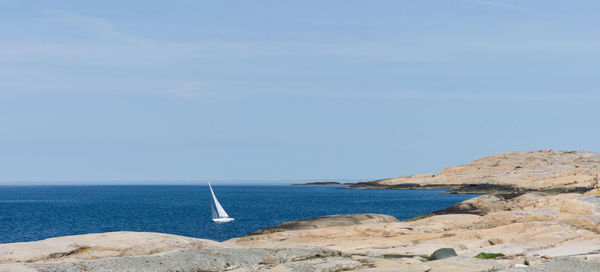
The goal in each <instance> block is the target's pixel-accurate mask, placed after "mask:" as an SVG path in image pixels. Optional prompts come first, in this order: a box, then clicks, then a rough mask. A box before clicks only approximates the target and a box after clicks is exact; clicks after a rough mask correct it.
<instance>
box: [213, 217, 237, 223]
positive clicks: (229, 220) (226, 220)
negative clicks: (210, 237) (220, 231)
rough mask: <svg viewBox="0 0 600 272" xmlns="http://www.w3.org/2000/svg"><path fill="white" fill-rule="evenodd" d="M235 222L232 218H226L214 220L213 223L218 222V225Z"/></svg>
mask: <svg viewBox="0 0 600 272" xmlns="http://www.w3.org/2000/svg"><path fill="white" fill-rule="evenodd" d="M233 220H235V219H234V218H231V217H226V218H213V221H215V222H217V223H226V222H231V221H233Z"/></svg>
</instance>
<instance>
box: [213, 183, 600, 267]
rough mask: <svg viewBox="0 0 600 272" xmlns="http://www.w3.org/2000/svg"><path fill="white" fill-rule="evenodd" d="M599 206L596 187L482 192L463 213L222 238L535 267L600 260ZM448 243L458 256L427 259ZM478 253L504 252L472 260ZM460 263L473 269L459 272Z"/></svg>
mask: <svg viewBox="0 0 600 272" xmlns="http://www.w3.org/2000/svg"><path fill="white" fill-rule="evenodd" d="M599 206H600V195H598V194H597V192H596V190H593V191H590V192H588V193H586V194H578V193H569V194H548V193H540V192H532V193H526V194H524V195H521V196H517V197H512V198H509V197H501V196H493V195H485V196H480V197H477V198H474V199H470V200H467V201H464V202H462V203H459V204H457V205H456V207H455V208H454V209H455V211H463V213H462V214H457V213H447V214H435V213H434V214H431V215H429V216H428V217H425V218H421V219H416V220H413V221H403V222H388V223H372V224H361V225H351V226H330V227H323V228H316V229H301V230H288V231H284V232H272V233H265V234H260V235H255V236H252V237H242V238H235V239H232V240H229V241H226V242H224V244H226V245H229V246H236V247H245V248H253V247H257V248H265V247H267V248H278V247H282V248H287V247H300V248H303V247H307V248H312V247H323V248H329V249H332V250H339V251H341V252H344V253H345V254H347V255H350V256H353V258H358V256H362V257H361V258H365V259H367V260H366V261H365V260H363V261H365V262H367V263H370V264H371V265H372V266H374V267H376V268H377V270H373V271H380V270H379V269H381V270H383V271H385V269H384V268H385V267H388V268H389V271H394V269H396V271H397V270H399V269H400V268H399V267H400V266H401V267H402V269H403V270H402V271H451V270H444V269H442V268H443V267H446V269H449V267H452V266H456V270H454V271H481V270H478V269H483V268H485V267H487V268H486V269H493V271H496V270H500V269H504V268H509V267H510V266H511V262H513V260H514V259H515V258H523V261H521V264H522V265H524V263H525V261H524V260H525V259H526V260H527V263H529V264H531V265H534V264H536V265H537V264H541V263H545V262H549V261H551V260H552V259H553V258H558V257H565V256H576V257H580V256H585V258H587V259H588V260H592V259H599V260H600V254H599V252H600V235H599V234H598V232H599V231H600V225H599V222H600V220H599V219H600V209H598V207H599ZM248 238H251V239H248ZM446 247H447V248H452V249H454V250H455V251H456V253H457V254H458V255H459V256H458V259H457V258H447V259H443V260H437V261H435V262H425V261H424V260H425V259H426V258H427V257H429V256H430V255H431V254H432V253H433V252H434V251H435V250H437V249H439V248H446ZM481 252H488V253H502V254H504V255H506V257H502V258H498V259H492V260H473V259H475V258H473V257H474V256H476V255H477V254H479V253H481ZM542 257H543V258H542ZM461 258H462V259H461ZM465 258H466V259H465ZM463 259H465V260H468V262H466V261H464V260H463ZM460 262H465V263H468V264H469V265H470V266H471V267H473V270H469V269H466V270H460V266H458V265H459V264H460ZM517 263H519V262H518V261H515V262H514V263H513V264H512V265H515V264H517ZM373 269H375V268H373ZM419 269H423V270H419ZM427 269H429V270H427ZM463 269H465V268H464V267H463ZM484 271H486V270H484Z"/></svg>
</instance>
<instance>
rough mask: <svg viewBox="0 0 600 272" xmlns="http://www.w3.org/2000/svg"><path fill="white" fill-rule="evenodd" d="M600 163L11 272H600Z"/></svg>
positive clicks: (76, 242) (29, 245) (24, 263)
mask: <svg viewBox="0 0 600 272" xmlns="http://www.w3.org/2000/svg"><path fill="white" fill-rule="evenodd" d="M599 167H600V154H597V153H591V152H581V151H552V150H542V151H532V152H511V153H502V154H497V155H493V156H489V157H485V158H482V159H478V160H475V161H473V162H471V163H468V164H465V165H461V166H457V167H449V168H446V169H444V170H443V171H442V172H440V173H438V174H423V175H411V176H405V177H399V178H394V179H386V180H378V181H372V182H363V183H357V184H354V185H350V186H349V187H350V188H355V189H359V188H360V189H431V188H444V189H452V190H451V191H448V192H449V193H485V195H482V196H478V197H475V198H472V199H469V200H466V201H463V202H461V203H458V204H456V205H453V206H451V207H448V208H446V209H443V210H440V211H436V212H433V213H431V214H427V215H424V216H420V217H417V218H413V219H409V220H405V221H398V220H397V219H395V218H393V217H391V216H388V215H378V214H349V215H334V216H325V217H319V218H313V219H306V220H299V221H293V222H287V223H284V224H281V225H278V226H274V227H270V228H267V229H264V230H260V231H257V232H254V233H251V234H248V235H246V236H244V237H239V238H234V239H230V240H228V241H224V242H216V241H210V240H204V239H196V238H190V237H182V236H177V235H169V234H160V233H141V232H112V233H100V234H86V235H76V236H65V237H58V238H51V239H46V240H42V241H36V242H26V243H12V244H0V272H3V271H22V272H25V271H27V272H33V271H45V272H46V271H190V272H191V271H419V272H442V271H443V272H453V271H456V272H470V271H510V272H512V271H600V193H599V191H598V190H596V189H595V187H596V185H597V182H598V181H597V174H598V169H599Z"/></svg>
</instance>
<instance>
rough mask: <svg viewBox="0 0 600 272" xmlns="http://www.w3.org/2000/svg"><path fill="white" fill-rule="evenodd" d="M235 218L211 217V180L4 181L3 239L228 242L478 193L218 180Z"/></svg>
mask: <svg viewBox="0 0 600 272" xmlns="http://www.w3.org/2000/svg"><path fill="white" fill-rule="evenodd" d="M213 189H214V191H215V194H216V195H217V197H218V198H219V201H220V202H221V204H222V205H223V207H224V208H225V210H226V211H227V212H228V213H229V215H230V216H231V217H234V218H235V219H236V220H235V221H233V222H230V223H224V224H223V223H221V224H219V223H214V222H212V220H211V208H210V207H211V206H210V201H211V197H210V192H209V190H208V186H206V185H180V186H171V185H131V186H125V185H118V186H117V185H115V186H0V243H12V242H24V241H35V240H41V239H45V238H50V237H57V236H64V235H74V234H84V233H97V232H108V231H150V232H162V233H171V234H178V235H184V236H190V237H198V238H205V239H212V240H218V241H223V240H227V239H230V238H233V237H239V236H243V235H244V234H247V233H250V232H253V231H256V230H259V229H263V228H266V227H270V226H273V225H277V224H281V223H283V222H286V221H291V220H299V219H305V218H312V217H317V216H323V215H330V214H344V213H381V214H388V215H392V216H395V217H396V218H398V219H400V220H402V219H408V218H412V217H415V216H420V215H424V214H427V213H429V212H433V211H436V210H439V209H443V208H446V207H448V206H451V205H453V204H455V203H458V202H460V201H463V200H465V199H469V198H472V197H475V196H477V195H459V194H442V192H443V190H349V189H344V187H343V186H289V185H268V186H266V185H265V186H262V185H260V186H259V185H250V186H248V185H244V186H241V185H221V186H219V185H216V186H215V185H213Z"/></svg>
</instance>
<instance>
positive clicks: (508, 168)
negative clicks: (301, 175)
mask: <svg viewBox="0 0 600 272" xmlns="http://www.w3.org/2000/svg"><path fill="white" fill-rule="evenodd" d="M599 174H600V154H599V153H593V152H585V151H556V150H539V151H527V152H507V153H500V154H495V155H491V156H488V157H483V158H480V159H476V160H474V161H472V162H470V163H467V164H463V165H460V166H451V167H447V168H445V169H444V170H442V171H441V172H440V173H437V174H418V175H410V176H402V177H397V178H390V179H382V180H377V181H373V182H370V185H371V187H374V188H376V187H377V185H379V186H389V185H394V186H397V185H401V184H413V185H421V186H423V185H457V184H493V185H503V186H510V187H515V188H522V189H535V190H554V191H556V192H560V191H561V189H564V190H568V189H574V188H576V187H582V188H593V186H594V184H595V181H594V178H595V177H597V175H599ZM349 187H350V188H369V183H358V184H356V185H351V186H349ZM409 187H411V186H409ZM413 187H414V186H413ZM398 188H401V187H398ZM493 190H494V188H490V189H488V191H490V192H491V191H493Z"/></svg>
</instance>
